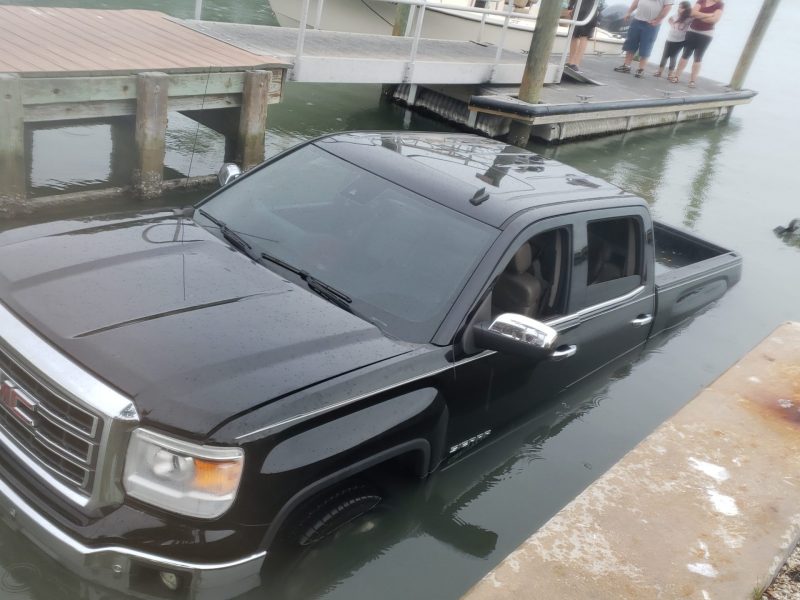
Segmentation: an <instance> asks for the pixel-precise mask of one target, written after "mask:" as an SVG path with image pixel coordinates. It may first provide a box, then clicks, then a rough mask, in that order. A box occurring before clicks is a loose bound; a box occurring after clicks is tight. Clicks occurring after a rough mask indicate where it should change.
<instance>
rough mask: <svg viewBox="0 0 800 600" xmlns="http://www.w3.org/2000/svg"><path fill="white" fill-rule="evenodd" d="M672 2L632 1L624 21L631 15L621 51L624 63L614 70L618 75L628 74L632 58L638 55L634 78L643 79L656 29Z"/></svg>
mask: <svg viewBox="0 0 800 600" xmlns="http://www.w3.org/2000/svg"><path fill="white" fill-rule="evenodd" d="M672 4H673V0H633V4H631V7H630V8H629V9H628V12H627V13H626V14H625V20H626V21H627V20H628V19H630V18H631V15H633V22H632V23H631V26H630V27H629V28H628V35H627V36H626V37H625V43H624V44H622V50H623V51H624V52H625V61H624V63H623V64H621V65H620V66H618V67H615V68H614V70H615V71H617V72H618V73H630V72H631V63H632V62H633V56H634V54H635V53H636V52H638V53H639V68H638V69H637V70H636V77H644V69H645V67H646V66H647V59H648V58H650V53H651V52H652V51H653V44H655V42H656V36H657V35H658V29H659V27H660V26H661V21H663V20H664V17H666V16H667V15H668V14H669V11H670V10H671V8H672Z"/></svg>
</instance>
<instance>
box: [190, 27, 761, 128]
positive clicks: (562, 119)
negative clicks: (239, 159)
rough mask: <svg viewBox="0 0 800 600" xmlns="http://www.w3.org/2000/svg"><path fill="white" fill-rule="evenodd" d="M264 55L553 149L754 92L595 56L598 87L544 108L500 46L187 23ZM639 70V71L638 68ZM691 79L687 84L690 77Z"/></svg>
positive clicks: (567, 88)
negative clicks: (629, 68)
mask: <svg viewBox="0 0 800 600" xmlns="http://www.w3.org/2000/svg"><path fill="white" fill-rule="evenodd" d="M181 23H183V24H184V25H186V26H187V27H190V28H192V29H194V30H195V31H198V32H201V33H205V34H207V35H209V36H212V37H214V38H215V39H218V40H220V41H224V42H227V43H229V44H232V45H234V46H236V47H238V48H241V49H243V50H247V51H248V52H252V53H254V54H258V55H264V56H267V55H269V56H275V57H278V58H279V59H280V60H283V61H285V62H287V63H290V64H292V65H293V66H292V69H291V70H290V73H289V78H290V79H291V80H292V81H298V82H308V83H332V82H343V83H381V84H394V85H396V88H395V90H394V91H393V92H392V96H393V98H394V99H395V100H397V101H398V102H400V103H403V104H405V105H406V106H408V107H409V108H412V109H419V110H422V111H426V112H429V113H433V114H434V115H436V116H438V117H440V118H442V119H444V120H447V121H450V122H452V123H454V124H456V125H459V126H460V127H462V128H465V129H470V130H472V131H476V132H480V133H483V134H485V135H489V136H492V137H499V136H503V135H505V134H507V133H508V130H509V127H510V125H511V121H512V120H518V121H524V122H526V123H530V124H532V125H533V131H532V135H533V136H534V137H536V138H539V139H541V140H544V141H547V142H561V141H566V140H572V139H577V138H582V137H590V136H598V135H609V134H613V133H620V132H625V131H631V130H632V129H640V128H644V127H653V126H656V125H668V124H673V123H679V122H683V121H689V120H694V119H707V118H712V119H718V118H720V117H725V116H727V115H728V114H729V112H730V111H731V110H732V108H733V107H734V106H738V105H740V104H746V103H748V102H750V101H751V100H752V98H753V97H754V96H755V95H756V93H755V92H754V91H752V90H739V91H734V90H731V89H729V88H727V87H725V86H724V85H723V84H721V83H719V82H716V81H713V80H710V79H706V78H700V79H699V80H698V82H697V87H696V88H693V89H690V88H688V86H687V85H686V81H684V82H683V83H682V84H674V83H670V82H669V81H668V80H667V79H666V77H664V78H655V77H652V72H653V71H654V70H655V67H652V68H650V69H649V71H648V73H647V74H646V76H645V77H644V78H636V77H634V76H633V75H632V74H625V73H616V72H615V71H614V67H616V66H618V65H619V64H621V63H622V58H621V57H619V56H609V55H600V56H587V57H586V58H585V59H584V62H583V65H582V66H581V69H582V71H583V75H584V76H586V77H588V78H589V79H590V80H593V81H596V82H597V83H598V84H594V83H585V82H577V81H572V80H570V79H569V78H567V77H566V76H565V77H564V78H562V80H561V83H559V84H552V85H546V86H545V88H544V90H543V92H542V102H541V103H540V104H535V105H531V104H528V103H525V102H521V101H519V100H517V98H516V96H517V94H518V92H519V82H520V81H521V80H522V74H523V71H524V68H525V61H526V60H527V55H526V54H524V53H522V52H514V51H509V50H498V48H497V47H496V46H493V45H492V44H479V43H476V42H470V41H452V40H430V39H420V40H418V42H417V41H415V40H414V39H413V38H409V37H392V36H385V35H369V34H362V33H346V32H339V31H315V30H308V31H307V32H306V33H305V36H303V39H299V31H298V30H297V29H291V28H282V27H269V26H264V25H243V24H239V23H215V22H209V21H181ZM559 61H560V55H553V57H552V58H551V60H550V64H549V68H548V72H547V74H546V76H545V80H546V81H552V80H557V79H558V78H557V76H556V75H557V74H556V71H557V69H558V64H559ZM634 67H635V65H634ZM684 77H688V75H685V76H684Z"/></svg>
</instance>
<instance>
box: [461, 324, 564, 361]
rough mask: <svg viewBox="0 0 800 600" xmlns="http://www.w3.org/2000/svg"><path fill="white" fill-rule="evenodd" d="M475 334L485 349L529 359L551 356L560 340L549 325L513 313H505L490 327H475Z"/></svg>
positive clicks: (479, 325)
mask: <svg viewBox="0 0 800 600" xmlns="http://www.w3.org/2000/svg"><path fill="white" fill-rule="evenodd" d="M474 334H475V342H476V343H477V344H478V345H479V346H480V347H482V348H485V349H487V350H497V351H498V352H507V353H510V354H518V355H523V356H527V357H530V358H543V357H545V356H548V355H549V353H550V351H551V350H552V348H553V347H554V345H555V342H556V339H557V338H558V332H557V331H556V330H555V329H553V328H552V327H550V326H549V325H545V324H544V323H540V322H539V321H537V320H536V319H531V318H530V317H525V316H523V315H517V314H514V313H504V314H502V315H500V316H498V317H497V318H496V319H494V320H493V321H492V322H491V323H490V324H487V323H479V324H477V325H475V327H474Z"/></svg>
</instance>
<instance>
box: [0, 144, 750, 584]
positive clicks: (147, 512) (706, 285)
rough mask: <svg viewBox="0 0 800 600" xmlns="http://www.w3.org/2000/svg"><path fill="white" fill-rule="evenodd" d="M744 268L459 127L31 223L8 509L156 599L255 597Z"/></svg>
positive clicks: (10, 333)
mask: <svg viewBox="0 0 800 600" xmlns="http://www.w3.org/2000/svg"><path fill="white" fill-rule="evenodd" d="M227 173H228V174H227V175H226V178H229V177H230V176H231V172H230V169H229V170H228V171H227ZM740 274H741V259H740V257H739V256H738V255H736V254H735V253H733V252H731V251H729V250H725V249H723V248H720V247H718V246H715V245H714V244H711V243H709V242H705V241H703V240H699V239H697V238H695V237H694V236H692V235H690V234H688V233H685V232H682V231H678V230H676V229H673V228H671V227H667V226H665V225H660V224H656V223H653V221H652V219H651V216H650V212H649V211H648V208H647V204H646V203H645V202H644V201H643V200H641V199H639V198H636V197H634V196H632V195H630V194H628V193H626V192H624V191H622V190H620V189H619V188H617V187H614V186H612V185H609V184H608V183H605V182H603V181H601V180H598V179H595V178H593V177H590V176H588V175H585V174H582V173H579V172H577V171H575V170H574V169H572V168H570V167H567V166H566V165H563V164H559V163H557V162H555V161H552V160H547V159H544V158H542V157H540V156H537V155H535V154H532V153H529V152H527V151H525V150H521V149H519V148H516V147H513V146H508V145H505V144H503V143H500V142H497V141H493V140H487V139H483V138H480V137H475V136H469V135H460V134H459V135H453V134H430V133H426V134H416V133H343V134H337V135H331V136H326V137H323V138H320V139H317V140H313V141H311V142H308V143H304V144H301V145H299V146H297V147H295V148H293V149H291V150H289V151H288V152H285V153H283V154H281V155H280V156H278V157H276V158H275V159H273V160H270V161H268V162H266V163H265V164H263V165H261V166H260V167H258V168H256V169H254V170H253V171H251V172H249V173H247V174H246V175H245V176H243V177H241V178H239V179H236V180H235V181H233V182H231V183H228V184H226V185H224V186H223V187H222V189H220V190H219V191H217V192H216V193H214V194H212V195H211V196H210V197H208V198H206V199H205V200H203V201H202V202H200V203H199V204H198V205H197V206H195V207H190V208H185V209H180V210H174V211H161V212H148V213H142V214H136V215H127V216H119V215H116V216H105V217H97V218H91V219H76V220H71V221H59V222H53V223H46V224H42V225H35V226H29V227H24V228H19V229H14V230H10V231H6V232H4V233H2V234H0V515H2V520H3V521H4V522H5V523H6V524H7V525H9V526H10V527H12V528H14V529H18V530H20V531H21V532H22V533H24V534H25V535H26V536H27V537H29V538H30V539H31V540H32V541H33V542H34V543H36V544H37V545H38V546H39V547H41V548H42V550H44V551H45V552H46V553H48V554H50V555H51V556H53V557H55V558H56V559H57V560H58V561H60V562H61V563H62V564H64V565H66V566H67V567H68V568H71V569H73V570H74V571H75V572H77V573H79V574H80V575H81V576H83V577H85V578H88V579H90V580H92V581H96V582H99V583H100V584H102V585H105V586H108V587H111V588H114V589H117V590H124V591H125V592H127V593H129V594H131V595H134V596H137V595H138V596H144V595H148V597H152V596H153V595H155V596H157V597H165V598H174V597H180V598H183V597H192V598H220V597H231V596H235V595H236V594H238V593H241V592H244V591H246V590H247V589H249V588H252V587H253V586H255V585H258V582H259V578H260V572H261V568H262V564H263V563H264V560H265V557H266V556H267V553H268V552H269V551H270V550H271V549H272V548H273V547H274V545H275V544H276V542H277V541H281V542H282V543H283V541H288V542H290V543H295V544H309V543H313V542H314V541H315V540H317V539H319V538H321V537H324V536H325V535H326V534H328V533H329V532H330V531H332V530H334V529H335V528H336V527H338V526H340V525H341V524H342V523H344V522H347V521H348V520H350V519H352V518H353V517H354V516H355V515H357V514H359V513H360V512H363V511H364V510H366V509H368V508H369V507H371V506H373V505H374V504H375V503H376V502H378V501H379V499H380V498H379V493H378V492H377V491H376V490H375V489H374V488H371V487H370V486H368V485H365V484H361V483H358V479H357V476H358V475H359V474H364V473H366V472H368V471H373V472H374V471H375V470H383V471H387V470H400V471H406V470H407V471H408V472H409V473H413V474H414V475H415V476H417V477H426V476H427V475H429V474H430V473H432V472H433V471H436V470H437V469H441V468H444V467H446V466H447V465H448V464H449V463H451V462H452V461H453V460H454V459H455V458H457V457H460V456H462V455H464V454H465V453H467V452H470V451H472V450H473V449H475V448H478V447H479V446H480V445H481V443H482V442H484V441H485V440H487V439H490V438H492V437H493V436H496V435H499V434H502V432H503V431H504V430H505V429H507V428H508V427H510V426H511V425H513V424H514V423H515V422H518V421H519V419H520V418H521V417H522V416H523V415H524V414H526V413H528V412H529V411H530V410H531V408H532V407H533V406H534V405H535V404H536V403H537V402H539V401H540V400H542V399H543V398H547V397H550V396H552V395H553V394H555V393H556V392H557V391H559V390H560V389H562V388H565V387H567V386H569V385H572V384H574V383H575V382H577V381H579V380H581V379H583V378H585V377H586V376H587V375H588V374H590V373H592V372H594V371H596V370H598V369H600V368H601V367H603V365H606V364H608V363H610V362H611V361H612V360H614V359H616V358H618V357H620V356H622V355H624V354H626V353H628V352H631V351H632V350H634V349H637V348H640V347H641V345H642V344H644V343H645V341H646V340H648V338H652V337H653V336H656V335H658V334H660V333H662V332H664V331H665V330H667V329H669V328H671V327H674V326H675V325H677V324H679V323H681V322H682V321H684V320H685V319H687V318H688V317H690V316H691V315H693V314H695V313H696V312H697V311H698V310H700V309H701V308H703V307H705V306H707V305H708V304H709V303H711V302H713V301H714V300H716V299H718V298H719V297H720V296H722V294H724V293H725V291H726V290H727V289H728V288H729V287H730V286H732V285H733V284H734V283H736V282H737V281H738V279H739V277H740ZM665 368H668V365H665Z"/></svg>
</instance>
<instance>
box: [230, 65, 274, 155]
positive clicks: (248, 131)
mask: <svg viewBox="0 0 800 600" xmlns="http://www.w3.org/2000/svg"><path fill="white" fill-rule="evenodd" d="M271 78H272V73H270V72H269V71H248V72H247V74H246V75H245V79H244V89H243V91H242V108H241V114H240V116H239V133H238V137H237V140H236V158H237V162H238V163H239V165H240V166H241V167H242V170H245V171H246V170H247V169H250V168H252V167H254V166H256V165H257V164H259V163H261V162H262V161H263V160H264V135H265V134H266V127H267V105H268V99H267V91H268V90H269V84H270V80H271Z"/></svg>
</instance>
